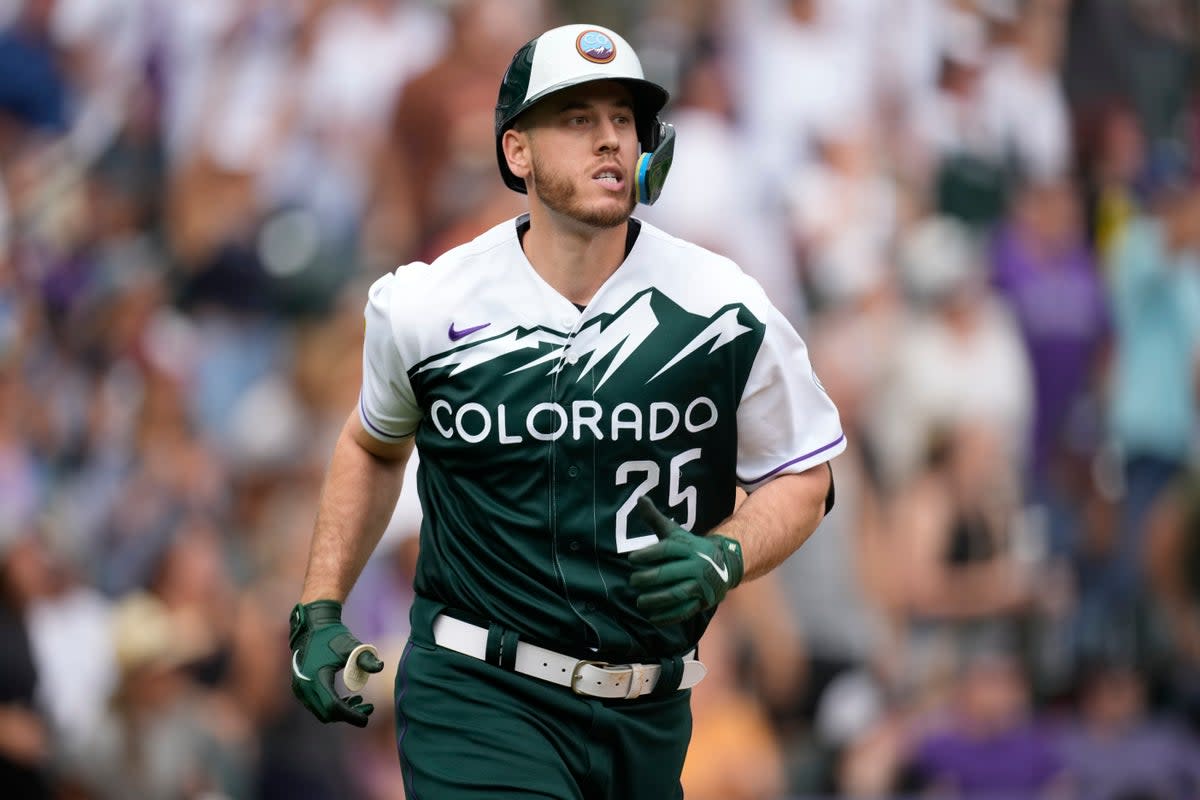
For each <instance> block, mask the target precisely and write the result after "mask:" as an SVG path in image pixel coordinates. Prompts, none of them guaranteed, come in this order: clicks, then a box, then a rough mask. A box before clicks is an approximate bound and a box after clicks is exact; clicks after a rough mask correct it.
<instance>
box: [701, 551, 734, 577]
mask: <svg viewBox="0 0 1200 800" xmlns="http://www.w3.org/2000/svg"><path fill="white" fill-rule="evenodd" d="M696 555H698V556H700V557H701V558H703V559H704V560H705V561H707V562H708V563H709V564H712V568H713V569H715V570H716V571H717V577H719V578H720V579H721V580H723V581H724V582H725V583H729V567H718V566H717V562H715V561H713V560H712V559H711V558H709V557H708V555H707V554H705V553H696Z"/></svg>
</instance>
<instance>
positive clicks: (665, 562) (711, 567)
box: [629, 495, 743, 626]
mask: <svg viewBox="0 0 1200 800" xmlns="http://www.w3.org/2000/svg"><path fill="white" fill-rule="evenodd" d="M637 510H638V514H640V515H641V517H642V519H644V520H645V521H646V524H647V525H649V526H650V529H651V530H653V531H654V533H655V535H657V536H658V541H657V542H655V543H654V544H652V545H650V546H649V547H644V548H642V549H641V550H635V551H634V552H633V553H631V554H630V555H629V560H630V562H632V563H633V564H634V566H636V567H641V569H639V570H637V571H636V572H634V573H633V575H631V576H630V578H629V585H630V586H632V587H633V589H634V591H636V592H637V593H638V598H637V606H638V609H639V610H640V611H641V612H642V613H643V614H645V615H646V618H647V619H649V620H650V622H652V623H654V624H655V625H659V626H663V625H673V624H675V623H678V622H683V621H684V620H685V619H688V618H689V617H692V616H694V615H695V614H698V613H700V612H701V611H703V610H705V609H706V608H712V607H713V606H715V605H716V604H717V603H719V602H721V600H723V599H724V598H725V594H726V593H727V592H728V591H729V590H730V589H732V588H733V587H734V586H737V585H738V583H739V582H740V581H741V580H742V573H743V565H742V546H741V545H740V544H739V543H738V542H737V541H735V540H733V539H730V538H728V537H726V536H718V535H716V534H709V535H708V536H697V535H696V534H694V533H690V532H689V531H686V530H684V529H683V528H681V527H680V526H679V525H676V524H675V523H674V522H673V521H671V520H670V519H667V518H666V517H665V516H663V514H662V512H661V511H659V510H658V509H657V508H655V506H654V503H653V502H651V500H650V498H648V497H646V496H644V495H643V496H642V497H639V498H638V501H637Z"/></svg>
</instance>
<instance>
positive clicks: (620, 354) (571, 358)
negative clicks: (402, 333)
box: [409, 289, 763, 395]
mask: <svg viewBox="0 0 1200 800" xmlns="http://www.w3.org/2000/svg"><path fill="white" fill-rule="evenodd" d="M762 335H763V325H762V323H761V322H760V321H759V320H757V319H755V318H754V317H753V315H751V314H750V312H749V311H748V310H747V309H746V308H745V307H744V306H742V305H729V306H726V307H724V308H721V309H719V310H718V311H717V312H716V313H714V314H713V315H712V316H710V317H703V316H700V315H697V314H692V313H690V312H688V311H686V310H684V309H683V308H681V307H680V306H679V305H678V304H677V303H675V302H674V301H672V300H671V299H670V298H669V297H667V296H666V295H664V294H662V293H661V292H658V291H657V290H654V289H647V290H645V291H643V292H641V293H639V294H638V295H636V296H634V297H633V298H632V299H631V300H630V301H629V302H628V303H627V304H626V305H625V306H624V307H623V308H621V309H620V310H618V311H617V312H615V313H612V314H600V315H597V316H596V318H594V319H593V320H591V321H589V322H588V323H587V324H585V325H584V326H583V327H582V328H581V329H580V330H579V332H578V333H577V334H575V335H574V336H571V335H569V334H568V333H567V332H563V331H557V330H553V329H551V328H548V327H545V326H540V327H521V326H518V327H514V328H511V329H509V330H507V331H505V332H503V333H499V334H497V335H494V336H492V337H490V338H487V339H484V340H482V341H479V342H474V343H471V344H469V345H466V346H461V347H456V348H452V349H450V350H448V351H447V352H444V353H441V354H438V355H436V356H433V357H431V358H428V359H426V360H424V361H423V362H421V363H420V364H417V365H416V366H415V367H413V368H412V369H411V370H410V371H409V377H410V379H412V381H413V383H414V385H426V386H427V385H430V384H431V383H440V382H441V380H445V379H453V378H455V377H457V376H459V375H462V374H463V373H467V372H472V373H474V374H472V375H471V384H472V385H473V386H474V387H475V389H476V391H479V387H481V386H489V385H491V383H490V381H491V380H494V381H495V382H497V384H499V386H504V385H506V384H512V383H514V381H513V379H514V378H517V377H518V376H520V377H534V376H538V377H541V378H543V379H544V378H553V377H557V378H558V379H559V380H563V379H565V380H566V381H570V382H574V383H580V384H585V385H586V386H588V387H590V392H591V393H597V392H600V391H601V390H602V389H604V388H605V387H606V386H609V387H610V388H611V385H612V384H611V382H614V381H615V382H616V384H617V385H619V386H620V387H621V391H620V392H619V394H623V395H624V394H626V393H627V392H632V393H634V394H644V393H646V392H651V393H654V389H655V388H657V387H655V383H656V382H657V383H665V382H666V381H667V379H668V378H670V377H672V373H676V372H680V371H686V370H687V365H688V363H689V362H690V361H691V360H692V359H706V358H710V357H714V356H723V355H726V353H724V352H722V351H724V350H729V349H735V350H736V351H737V353H736V355H735V354H733V353H730V355H733V356H734V358H735V360H736V361H737V362H738V363H739V364H740V365H741V367H742V369H741V370H739V371H741V372H742V373H743V374H742V375H740V376H738V377H740V379H741V380H740V382H741V383H742V384H744V381H745V377H746V371H748V369H749V366H750V363H751V362H752V361H753V353H754V351H756V350H757V348H758V345H759V343H760V342H761V341H762ZM480 370H485V371H486V372H487V373H488V375H489V381H488V382H481V381H480V380H479V375H478V372H479V371H480ZM704 372H705V373H712V374H717V375H719V376H720V378H721V379H723V380H728V379H729V377H730V375H729V373H728V372H725V371H722V370H716V371H715V373H713V371H711V370H704ZM672 382H675V381H672ZM683 382H684V383H686V382H687V380H686V379H685V380H684V381H683ZM516 383H524V382H523V381H516ZM499 386H498V387H497V388H499ZM580 388H582V386H581V387H580Z"/></svg>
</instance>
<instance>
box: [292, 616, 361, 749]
mask: <svg viewBox="0 0 1200 800" xmlns="http://www.w3.org/2000/svg"><path fill="white" fill-rule="evenodd" d="M290 627H291V633H290V635H289V636H288V643H289V645H290V646H291V648H292V694H294V695H296V699H298V700H299V701H300V702H301V703H303V704H304V707H305V708H307V709H308V710H309V711H311V712H312V713H313V715H314V716H315V717H316V718H317V719H319V720H321V722H349V723H350V724H351V725H355V726H357V727H359V728H365V727H366V725H367V717H369V716H371V712H372V711H374V710H375V706H373V705H372V704H371V703H364V702H363V699H362V696H361V695H352V696H350V697H340V696H339V695H338V692H337V689H336V687H335V686H334V685H333V676H334V674H335V673H336V672H338V671H339V670H341V669H342V668H343V667H346V662H347V661H348V660H349V658H350V656H351V655H353V654H354V653H355V650H357V649H359V645H361V644H362V642H360V641H359V640H358V639H356V638H355V637H354V634H352V633H350V630H349V629H348V628H347V627H346V626H345V625H343V624H342V604H341V603H338V602H336V601H334V600H314V601H313V602H311V603H304V604H297V605H296V607H295V608H293V609H292V615H291V625H290ZM363 649H364V650H365V648H363ZM356 664H357V666H358V667H359V668H360V669H361V670H363V671H364V672H368V673H375V672H379V671H380V670H382V669H383V662H382V661H380V660H379V658H378V657H377V656H376V655H375V654H374V652H373V651H369V650H368V651H366V652H362V651H360V652H359V653H358V655H357V658H356Z"/></svg>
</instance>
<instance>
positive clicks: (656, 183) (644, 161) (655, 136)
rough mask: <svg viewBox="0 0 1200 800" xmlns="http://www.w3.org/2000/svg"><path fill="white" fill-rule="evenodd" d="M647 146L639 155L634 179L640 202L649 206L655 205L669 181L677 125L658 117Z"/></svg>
mask: <svg viewBox="0 0 1200 800" xmlns="http://www.w3.org/2000/svg"><path fill="white" fill-rule="evenodd" d="M645 148H646V152H643V153H642V154H641V155H640V156H638V162H637V168H636V169H635V170H634V172H633V180H634V188H635V189H636V190H637V199H638V202H639V203H644V204H646V205H648V206H649V205H654V201H656V200H657V199H658V196H659V195H660V194H662V190H663V185H664V184H665V183H666V182H667V172H669V171H670V169H671V160H672V159H673V158H674V157H675V126H674V125H670V124H668V123H666V122H659V121H658V119H657V118H656V119H655V120H654V126H653V130H652V131H651V135H650V136H648V137H647V141H646V144H645Z"/></svg>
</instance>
